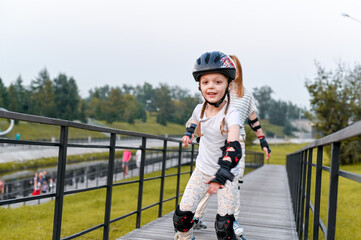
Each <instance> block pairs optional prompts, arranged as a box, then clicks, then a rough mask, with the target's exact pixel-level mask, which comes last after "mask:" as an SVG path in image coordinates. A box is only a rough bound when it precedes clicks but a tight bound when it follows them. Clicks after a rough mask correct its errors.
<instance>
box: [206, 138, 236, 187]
mask: <svg viewBox="0 0 361 240" xmlns="http://www.w3.org/2000/svg"><path fill="white" fill-rule="evenodd" d="M231 147H233V148H234V151H230V150H229V149H230V148H231ZM221 150H222V151H223V154H222V157H220V158H219V160H218V165H219V166H220V168H219V169H218V171H217V173H216V177H215V178H213V179H212V180H211V181H210V182H216V183H219V184H221V185H224V184H225V183H226V181H227V180H229V181H231V182H232V181H233V179H234V175H233V174H232V173H231V169H232V168H234V167H235V166H237V164H238V163H239V160H240V159H241V158H242V147H241V144H240V143H239V142H238V141H233V142H226V144H225V145H224V146H223V147H222V148H221ZM226 156H228V157H230V158H231V160H232V162H230V161H227V160H223V158H224V157H226Z"/></svg>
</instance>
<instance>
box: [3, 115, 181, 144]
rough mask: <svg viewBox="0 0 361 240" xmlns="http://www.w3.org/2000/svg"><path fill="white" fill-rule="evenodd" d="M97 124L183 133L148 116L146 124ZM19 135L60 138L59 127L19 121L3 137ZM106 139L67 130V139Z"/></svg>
mask: <svg viewBox="0 0 361 240" xmlns="http://www.w3.org/2000/svg"><path fill="white" fill-rule="evenodd" d="M94 122H95V123H99V125H101V126H106V127H111V128H116V129H121V130H126V131H133V132H141V133H148V134H153V135H163V136H164V135H182V134H183V133H184V131H185V127H184V125H180V124H174V123H168V124H167V126H163V125H160V124H158V123H156V121H155V117H154V116H150V117H148V120H147V122H146V123H143V122H141V121H140V120H136V121H135V123H134V124H129V123H127V122H114V123H113V124H107V123H106V122H105V121H94ZM8 127H9V123H8V122H7V120H6V119H4V118H0V129H1V130H3V131H5V130H6V129H7V128H8ZM17 133H20V138H21V139H22V140H36V139H46V140H50V139H51V138H52V137H55V138H57V139H59V136H60V127H58V126H52V125H46V124H39V123H30V122H24V121H20V122H19V124H17V125H14V128H13V130H12V131H11V132H10V133H8V134H7V135H5V137H7V138H12V139H14V138H15V136H16V134H17ZM88 136H90V137H92V138H106V135H104V134H103V133H100V132H93V131H87V130H82V129H76V128H70V129H69V138H70V139H74V138H86V139H87V138H88Z"/></svg>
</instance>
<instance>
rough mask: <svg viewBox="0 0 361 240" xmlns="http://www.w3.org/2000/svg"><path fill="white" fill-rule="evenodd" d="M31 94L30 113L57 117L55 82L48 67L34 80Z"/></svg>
mask: <svg viewBox="0 0 361 240" xmlns="http://www.w3.org/2000/svg"><path fill="white" fill-rule="evenodd" d="M30 89H31V94H30V101H31V106H30V113H32V114H37V115H41V116H47V117H55V116H56V114H55V112H56V109H55V103H54V99H55V94H54V91H53V84H52V81H51V80H50V76H49V73H48V71H47V70H46V69H44V70H42V71H40V72H39V74H38V77H37V78H36V79H35V80H32V82H31V85H30Z"/></svg>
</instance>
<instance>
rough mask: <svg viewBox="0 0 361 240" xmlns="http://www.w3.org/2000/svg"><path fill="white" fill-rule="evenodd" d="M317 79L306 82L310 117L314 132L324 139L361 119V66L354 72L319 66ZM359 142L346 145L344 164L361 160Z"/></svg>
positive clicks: (342, 157) (342, 152) (360, 143)
mask: <svg viewBox="0 0 361 240" xmlns="http://www.w3.org/2000/svg"><path fill="white" fill-rule="evenodd" d="M316 67H317V76H316V78H315V79H314V80H309V79H307V80H306V84H305V85H306V88H307V90H308V92H309V94H310V97H311V99H310V103H311V112H309V113H308V114H307V116H308V118H309V119H310V121H312V122H313V124H314V127H315V129H316V130H317V131H318V132H319V133H320V134H321V135H323V136H325V135H329V134H331V133H333V132H336V131H338V130H341V129H343V128H345V127H347V126H348V125H349V124H352V123H353V122H355V121H358V120H360V119H361V116H360V112H361V106H360V88H361V66H359V65H356V66H355V68H354V69H353V70H350V69H346V68H345V67H344V66H343V65H339V66H338V68H336V70H335V71H326V70H325V69H324V68H322V67H321V66H320V65H319V64H318V63H316ZM360 146H361V142H360V140H358V141H356V142H352V143H350V144H344V145H343V146H342V148H341V163H343V164H345V163H353V162H356V161H359V151H360V150H361V147H360Z"/></svg>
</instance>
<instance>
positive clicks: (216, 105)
mask: <svg viewBox="0 0 361 240" xmlns="http://www.w3.org/2000/svg"><path fill="white" fill-rule="evenodd" d="M229 83H230V82H229V81H228V85H227V89H226V92H225V93H224V95H223V97H222V98H221V100H219V101H218V102H216V103H211V102H208V100H207V98H204V100H206V102H207V103H208V104H210V105H212V106H215V107H216V108H217V107H219V106H220V105H221V104H222V102H223V101H224V99H225V98H226V95H227V94H228V88H229ZM199 90H201V89H200V88H199Z"/></svg>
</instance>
